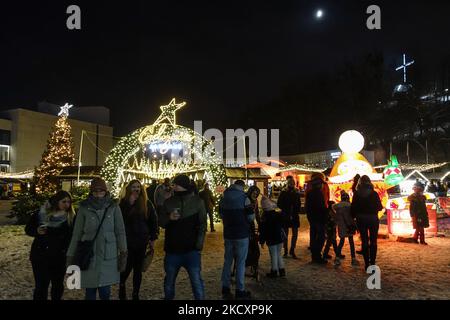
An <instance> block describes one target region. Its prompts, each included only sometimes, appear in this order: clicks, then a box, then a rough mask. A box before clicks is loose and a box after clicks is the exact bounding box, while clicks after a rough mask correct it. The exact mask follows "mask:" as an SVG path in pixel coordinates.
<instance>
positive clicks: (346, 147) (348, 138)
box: [339, 130, 364, 153]
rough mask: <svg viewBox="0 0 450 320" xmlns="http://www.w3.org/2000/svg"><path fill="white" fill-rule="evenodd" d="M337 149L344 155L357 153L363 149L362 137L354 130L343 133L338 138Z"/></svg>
mask: <svg viewBox="0 0 450 320" xmlns="http://www.w3.org/2000/svg"><path fill="white" fill-rule="evenodd" d="M339 148H341V150H342V151H343V152H345V153H357V152H360V151H361V150H362V149H363V148H364V137H363V136H362V134H361V133H359V132H358V131H356V130H348V131H345V132H344V133H343V134H341V136H340V137H339Z"/></svg>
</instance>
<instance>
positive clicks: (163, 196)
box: [155, 184, 173, 208]
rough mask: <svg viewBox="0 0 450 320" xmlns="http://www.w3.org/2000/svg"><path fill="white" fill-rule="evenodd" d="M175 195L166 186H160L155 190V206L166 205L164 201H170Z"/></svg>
mask: <svg viewBox="0 0 450 320" xmlns="http://www.w3.org/2000/svg"><path fill="white" fill-rule="evenodd" d="M172 195H173V191H172V188H170V187H166V186H165V185H164V184H160V185H159V186H157V187H156V190H155V206H156V207H157V208H158V207H161V206H163V205H164V201H166V200H167V199H169V198H170V197H171V196H172Z"/></svg>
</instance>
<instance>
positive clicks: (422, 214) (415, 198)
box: [408, 182, 430, 245]
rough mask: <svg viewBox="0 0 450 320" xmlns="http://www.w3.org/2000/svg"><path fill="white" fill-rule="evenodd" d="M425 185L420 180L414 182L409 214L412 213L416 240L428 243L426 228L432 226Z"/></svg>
mask: <svg viewBox="0 0 450 320" xmlns="http://www.w3.org/2000/svg"><path fill="white" fill-rule="evenodd" d="M424 189H425V187H424V185H423V184H421V183H420V182H417V183H415V184H414V187H413V190H414V193H413V194H412V195H410V196H409V197H408V201H409V214H410V215H411V218H412V221H413V227H414V229H416V232H415V233H414V240H415V242H416V243H419V241H418V239H419V238H420V244H424V245H426V244H427V243H426V242H425V228H428V227H429V226H430V223H429V219H428V211H427V207H426V204H425V202H426V198H425V196H424V195H423V191H424Z"/></svg>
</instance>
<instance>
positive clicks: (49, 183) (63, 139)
mask: <svg viewBox="0 0 450 320" xmlns="http://www.w3.org/2000/svg"><path fill="white" fill-rule="evenodd" d="M71 107H72V105H69V104H67V103H66V104H65V105H64V106H62V107H61V111H60V112H59V114H58V115H59V118H58V120H57V121H56V124H55V126H54V127H53V129H52V131H51V132H50V136H49V139H48V140H47V148H46V150H45V151H44V153H43V154H42V159H41V162H40V164H39V166H38V167H36V169H35V171H34V179H35V182H36V189H37V191H39V192H54V191H56V190H57V188H58V183H57V181H56V176H57V175H58V174H59V172H60V171H61V169H62V168H64V167H66V166H71V165H73V164H74V163H75V155H74V152H73V150H74V147H73V137H72V128H71V127H70V124H69V122H68V121H67V117H68V115H69V109H70V108H71Z"/></svg>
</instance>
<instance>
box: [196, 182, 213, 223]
mask: <svg viewBox="0 0 450 320" xmlns="http://www.w3.org/2000/svg"><path fill="white" fill-rule="evenodd" d="M198 195H199V196H200V198H202V200H203V202H204V203H205V209H206V212H207V213H208V216H209V225H210V228H211V229H210V230H211V232H216V230H215V229H214V211H213V210H214V195H213V193H212V191H211V190H210V189H209V183H205V186H204V187H203V190H202V191H200V193H199V194H198Z"/></svg>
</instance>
